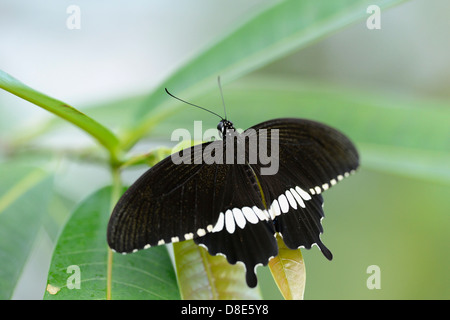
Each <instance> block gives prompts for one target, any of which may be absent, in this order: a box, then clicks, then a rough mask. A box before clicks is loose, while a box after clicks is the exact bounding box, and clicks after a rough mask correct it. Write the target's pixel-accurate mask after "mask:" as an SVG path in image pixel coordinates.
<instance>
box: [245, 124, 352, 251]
mask: <svg viewBox="0 0 450 320" xmlns="http://www.w3.org/2000/svg"><path fill="white" fill-rule="evenodd" d="M250 129H253V132H254V133H252V134H256V135H257V136H258V138H259V139H262V141H263V140H264V139H267V141H271V139H272V138H277V141H278V152H277V153H276V154H274V155H273V159H272V160H273V162H276V161H278V168H277V171H276V174H274V175H263V174H262V170H261V169H262V168H264V165H263V164H262V163H261V162H258V163H256V164H252V165H251V166H252V168H253V170H254V172H255V174H256V176H257V179H258V181H259V182H260V185H261V188H262V190H263V194H264V197H265V202H266V205H267V207H268V211H269V213H270V214H271V217H272V219H273V221H274V225H275V228H276V231H277V232H279V233H280V234H281V235H282V237H283V240H284V242H285V244H286V246H287V247H289V248H291V249H296V248H299V247H305V248H310V247H311V246H312V245H313V244H316V245H317V246H318V247H319V248H320V250H321V251H322V253H323V254H324V255H325V257H327V258H328V259H331V258H332V254H331V252H330V251H329V250H328V249H327V248H326V247H325V245H323V243H322V242H321V240H320V234H321V233H322V232H323V229H322V225H321V220H322V218H323V217H324V213H323V208H322V206H323V198H322V195H321V193H322V192H323V191H325V190H327V189H328V188H330V187H331V186H333V185H335V184H336V183H337V182H338V181H340V180H342V179H343V178H344V177H347V176H348V175H349V174H350V173H353V172H354V170H355V169H356V168H357V167H358V165H359V156H358V152H357V150H356V148H355V146H354V145H353V143H352V142H351V141H350V140H349V139H348V138H347V137H346V136H345V135H344V134H342V133H341V132H339V131H337V130H335V129H333V128H331V127H329V126H327V125H325V124H322V123H318V122H315V121H310V120H305V119H290V118H288V119H275V120H270V121H266V122H263V123H261V124H258V125H256V126H254V127H252V128H250ZM250 129H248V130H250ZM273 129H276V130H273ZM250 135H251V134H250ZM258 151H259V152H262V150H258ZM271 165H272V164H271Z"/></svg>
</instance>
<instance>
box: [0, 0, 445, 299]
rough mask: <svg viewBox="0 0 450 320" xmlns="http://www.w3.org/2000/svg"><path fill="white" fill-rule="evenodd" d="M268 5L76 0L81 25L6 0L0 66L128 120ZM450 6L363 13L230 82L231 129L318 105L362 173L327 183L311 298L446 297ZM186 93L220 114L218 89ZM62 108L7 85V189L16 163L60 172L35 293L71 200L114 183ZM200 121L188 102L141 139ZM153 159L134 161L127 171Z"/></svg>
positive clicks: (0, 155) (26, 285)
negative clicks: (355, 153)
mask: <svg viewBox="0 0 450 320" xmlns="http://www.w3.org/2000/svg"><path fill="white" fill-rule="evenodd" d="M374 2H376V1H374ZM270 3H271V2H270V1H256V0H255V1H246V2H245V3H243V2H242V1H236V0H233V1H227V2H220V1H206V0H193V1H189V2H187V1H175V0H171V1H141V0H139V1H133V2H132V3H126V4H125V3H123V2H121V1H96V2H95V3H88V2H84V1H75V2H74V3H73V4H77V5H79V6H80V8H81V29H80V30H70V29H68V28H67V27H66V24H65V23H66V19H67V17H68V14H67V13H66V8H67V6H68V5H69V4H68V3H65V2H64V3H61V2H58V1H49V0H48V1H43V0H39V1H33V2H29V1H28V2H26V1H23V0H21V1H2V2H0V40H1V41H0V69H2V70H4V71H6V72H8V73H10V74H12V75H13V76H15V77H17V78H19V79H20V80H21V81H23V82H25V83H27V84H29V85H30V86H32V87H33V88H35V89H37V90H39V91H41V92H44V93H46V94H48V95H50V96H53V97H57V98H58V99H61V100H62V101H66V102H68V103H70V104H71V105H72V106H75V107H76V108H78V109H80V110H83V111H85V112H86V113H88V114H89V115H90V116H92V117H93V118H94V119H96V120H98V121H99V122H100V123H102V124H104V125H106V126H108V127H109V128H112V129H115V130H117V131H118V132H120V130H121V129H123V128H121V125H122V123H123V122H128V120H129V118H130V117H132V116H133V112H134V111H135V110H137V109H139V108H142V106H145V101H146V97H147V96H148V93H149V92H150V91H151V90H152V89H153V88H154V87H155V86H156V85H158V84H160V83H161V82H162V81H163V80H164V79H165V78H167V77H168V76H169V75H170V74H172V73H173V72H175V71H176V70H177V69H178V68H179V67H180V66H182V65H183V64H184V63H186V62H188V61H189V60H190V59H191V58H193V57H195V56H196V55H198V54H199V53H201V52H202V51H204V50H205V49H206V48H209V47H210V46H211V44H212V43H215V42H216V41H217V40H218V39H220V38H221V37H222V36H223V35H224V34H226V33H228V32H229V30H233V29H235V28H237V27H239V26H240V25H241V23H242V22H243V21H245V20H246V19H248V17H250V16H254V15H256V14H257V13H258V12H260V11H261V10H263V9H265V8H266V7H267V6H268V5H269V4H270ZM71 4H72V3H71ZM449 10H450V3H448V1H445V0H432V1H424V0H422V1H420V0H417V1H406V2H404V3H402V4H399V5H398V6H395V7H393V8H390V9H389V10H386V11H383V12H382V15H381V29H380V30H368V29H367V27H366V23H365V20H364V19H363V20H360V21H359V22H357V23H354V24H352V25H351V26H348V27H346V28H342V29H341V28H339V29H338V30H335V31H334V32H333V33H332V34H331V35H329V36H327V37H325V38H320V39H316V40H315V41H314V43H311V44H310V45H309V46H307V47H305V48H302V49H301V50H295V51H293V52H290V53H289V54H286V55H284V56H283V57H281V58H278V59H277V60H276V61H274V62H271V63H270V64H266V65H264V66H262V67H260V68H258V69H255V70H254V71H253V72H251V73H249V74H248V75H245V76H243V77H240V78H239V79H236V80H234V79H232V80H233V81H230V80H227V79H226V78H224V79H223V80H224V87H223V90H224V96H225V102H226V105H227V114H228V117H229V118H230V119H231V120H232V121H233V122H234V123H235V125H236V126H237V127H239V128H247V127H249V126H251V125H253V124H256V123H258V122H260V121H264V120H267V119H270V118H274V117H284V116H291V117H305V118H312V119H315V120H318V121H323V122H325V123H328V124H330V125H332V126H335V127H337V128H338V129H339V130H341V131H343V132H345V133H346V134H347V135H348V136H349V137H350V138H351V139H352V140H354V141H355V143H356V145H357V146H358V149H359V151H360V153H361V163H362V165H361V168H360V170H359V171H358V173H357V174H356V175H354V176H352V177H351V178H349V179H346V180H345V181H343V182H342V183H340V184H339V185H338V186H336V187H335V188H332V189H331V190H329V191H327V192H326V193H325V194H324V198H325V207H324V208H325V214H326V218H325V219H324V220H323V225H324V230H325V232H324V234H323V236H322V239H323V241H324V243H325V244H326V245H327V246H328V247H329V248H330V250H331V251H332V252H333V255H334V259H333V260H332V261H331V262H329V261H327V260H326V259H324V258H323V256H322V254H321V253H320V252H319V250H317V248H313V249H311V250H303V256H304V259H305V263H306V272H307V282H306V291H305V299H448V298H450V277H449V275H448V272H449V270H450V258H449V255H448V254H449V251H450V250H449V249H450V245H449V243H450V242H449V240H450V239H449V238H450V237H449V233H448V230H449V227H450V217H449V213H450V165H449V164H450V131H449V127H450V126H449V124H450V103H449V100H450V90H449V87H450V59H448V56H449V52H450V42H449V41H448V36H449V34H450V20H449V19H448V14H447V13H448V12H449ZM268 23H269V22H268ZM250 40H251V39H249V41H250ZM212 85H215V83H213V84H212ZM185 87H189V84H186V85H185ZM191 101H192V100H191ZM192 102H194V103H197V104H200V105H203V106H205V107H208V108H210V109H212V110H214V111H215V112H218V113H220V112H221V111H222V109H221V100H220V95H219V91H218V89H217V90H209V91H207V92H206V93H204V94H197V95H195V100H194V101H192ZM54 118H55V117H54V116H53V115H50V114H48V113H47V112H46V111H44V110H41V109H39V108H37V107H36V106H34V105H31V104H30V103H28V102H25V101H22V100H20V99H18V98H17V97H14V96H13V95H11V94H8V93H6V92H4V91H0V161H1V162H0V166H2V168H4V170H0V173H1V174H2V176H0V181H1V182H0V186H1V187H2V188H0V197H1V196H2V193H3V194H4V193H6V192H7V191H5V190H6V189H5V188H3V186H5V185H8V183H9V182H8V179H9V177H13V176H14V174H13V172H11V170H10V168H13V167H15V166H21V165H40V166H42V167H43V168H45V169H46V170H49V171H52V172H54V174H53V175H52V179H53V187H52V188H53V189H52V190H53V192H52V193H51V195H49V199H46V201H48V203H49V208H50V209H49V210H50V214H49V216H50V217H51V218H47V220H46V227H45V228H42V231H41V232H40V233H39V235H38V237H37V239H36V242H35V244H34V245H33V250H32V253H31V254H30V256H29V257H28V258H27V263H26V265H25V267H24V269H23V271H22V272H21V278H20V281H19V283H18V284H17V286H16V288H15V291H14V295H13V298H15V299H41V298H42V294H43V288H44V287H45V283H46V277H47V272H48V265H49V260H50V257H51V254H52V250H53V245H54V241H55V239H56V237H57V235H58V232H59V230H60V228H61V226H62V225H63V224H64V222H65V221H66V219H67V217H68V215H69V213H70V212H71V211H72V210H73V208H75V207H76V204H77V203H79V202H80V201H81V200H82V199H84V198H85V197H87V196H88V195H89V194H91V193H92V192H93V191H95V190H97V189H98V188H99V187H102V186H104V185H107V184H109V183H110V176H109V172H108V170H107V168H104V167H103V166H101V165H99V163H98V158H100V159H101V154H100V155H97V153H96V152H92V154H91V153H90V150H92V148H94V149H95V147H96V146H95V144H94V143H93V142H92V141H91V139H89V137H87V136H86V135H85V134H84V133H82V132H80V131H79V130H78V129H75V128H73V127H72V126H71V125H69V124H67V123H64V122H63V121H54V120H53V119H54ZM199 119H201V120H203V121H204V128H205V127H206V126H207V125H208V126H210V127H213V128H214V127H215V126H216V125H217V119H216V118H214V117H212V116H211V115H210V114H208V113H205V112H202V111H201V110H196V109H194V108H191V107H189V106H183V107H181V108H180V109H178V110H177V112H176V113H175V114H174V115H172V116H170V117H168V118H167V119H165V120H164V121H162V122H161V123H160V124H159V125H158V126H156V127H155V128H154V130H153V131H152V135H151V136H150V137H148V138H146V139H144V140H142V141H141V142H140V143H139V144H137V145H136V146H135V148H134V149H133V150H132V151H133V152H135V153H139V152H144V151H148V150H149V149H150V148H154V147H157V146H167V145H169V146H170V145H172V144H173V143H172V142H170V141H169V140H170V133H171V132H172V130H173V129H175V128H179V127H185V128H188V129H189V128H192V125H193V121H194V120H199ZM23 141H25V142H23ZM80 150H82V151H81V152H80ZM144 170H145V168H142V167H139V168H133V169H130V170H127V171H126V172H125V175H124V180H125V181H126V182H127V183H131V182H132V181H134V180H135V179H136V178H137V177H138V176H139V175H140V174H141V173H142V172H143V171H144ZM0 214H1V213H0ZM371 265H377V266H379V267H380V271H381V276H380V280H381V289H373V290H370V289H368V287H367V285H366V281H367V279H368V277H369V276H370V275H369V274H367V272H366V270H367V268H368V267H369V266H371ZM258 272H259V273H260V276H261V277H262V278H264V280H263V281H262V284H261V289H262V292H263V296H264V297H265V298H272V299H277V298H280V297H281V296H280V295H279V294H278V292H277V290H276V289H274V284H273V283H272V280H271V279H270V274H269V272H268V270H266V269H264V268H259V269H258Z"/></svg>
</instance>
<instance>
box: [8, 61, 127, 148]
mask: <svg viewBox="0 0 450 320" xmlns="http://www.w3.org/2000/svg"><path fill="white" fill-rule="evenodd" d="M0 88H2V89H4V90H6V91H8V92H10V93H12V94H14V95H16V96H18V97H20V98H22V99H24V100H27V101H29V102H31V103H34V104H35V105H37V106H39V107H41V108H43V109H45V110H47V111H49V112H52V113H54V114H55V115H57V116H58V117H61V118H62V119H65V120H67V121H69V122H70V123H72V124H74V125H75V126H77V127H79V128H80V129H82V130H83V131H85V132H86V133H88V134H89V135H91V136H92V137H93V138H94V139H96V140H97V141H98V142H99V143H100V144H101V145H103V146H104V147H105V148H106V149H107V150H108V151H109V152H110V153H111V154H112V155H115V153H116V152H117V147H118V144H119V140H118V139H117V138H116V136H115V135H114V134H113V133H112V132H111V131H109V130H108V129H107V128H105V127H104V126H103V125H101V124H100V123H98V122H97V121H95V120H93V119H92V118H90V117H88V116H87V115H85V114H84V113H82V112H80V111H78V110H77V109H75V108H74V107H71V106H69V105H68V104H66V103H64V102H62V101H59V100H57V99H54V98H52V97H49V96H47V95H45V94H43V93H41V92H38V91H36V90H34V89H32V88H30V87H29V86H27V85H25V84H23V83H22V82H20V81H19V80H17V79H15V78H13V77H12V76H10V75H9V74H7V73H6V72H4V71H2V70H0Z"/></svg>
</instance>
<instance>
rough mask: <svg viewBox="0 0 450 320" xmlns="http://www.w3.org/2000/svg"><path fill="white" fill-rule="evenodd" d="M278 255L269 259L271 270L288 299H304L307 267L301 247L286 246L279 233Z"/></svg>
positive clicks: (279, 287) (282, 292)
mask: <svg viewBox="0 0 450 320" xmlns="http://www.w3.org/2000/svg"><path fill="white" fill-rule="evenodd" d="M277 243H278V255H277V256H276V257H274V258H272V259H271V260H270V261H269V268H270V272H271V273H272V276H273V279H274V280H275V283H276V284H277V286H278V289H280V292H281V294H282V295H283V297H284V298H285V299H286V300H303V294H304V292H305V281H306V269H305V262H304V261H303V256H302V253H301V251H300V249H297V250H292V249H289V248H288V247H286V245H285V244H284V241H283V239H281V237H280V236H279V235H278V234H277Z"/></svg>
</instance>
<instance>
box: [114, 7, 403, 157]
mask: <svg viewBox="0 0 450 320" xmlns="http://www.w3.org/2000/svg"><path fill="white" fill-rule="evenodd" d="M400 2H402V0H384V1H378V2H377V4H379V5H380V7H381V8H386V7H388V6H391V5H394V4H398V3H400ZM370 4H373V1H367V0H343V1H315V2H312V1H308V0H286V1H278V2H276V3H274V4H273V5H272V6H271V7H269V8H268V9H267V10H265V11H263V12H262V13H260V14H258V15H256V16H255V17H251V18H249V20H248V21H246V22H245V23H243V24H242V25H240V26H239V27H238V28H237V29H235V30H232V31H231V32H230V33H229V34H227V35H226V36H225V37H223V38H222V39H220V40H219V41H217V42H216V43H215V44H213V45H212V46H211V47H210V48H209V49H207V50H205V51H203V52H202V53H200V54H199V55H198V56H197V57H195V58H193V59H192V60H191V61H189V62H188V63H187V64H186V65H184V66H183V67H182V68H180V69H178V70H177V71H176V72H175V73H174V74H173V75H172V76H170V77H169V78H168V79H167V80H166V81H164V82H163V83H162V84H161V85H160V86H159V87H157V88H156V89H155V91H154V92H153V93H152V94H151V95H150V96H149V97H148V102H147V103H144V104H143V105H142V107H141V108H140V109H139V110H138V111H137V113H136V115H135V117H134V120H133V121H132V123H131V124H130V130H129V132H128V134H127V136H126V137H125V138H124V139H123V144H122V145H123V147H124V149H129V148H130V147H131V146H132V145H134V144H135V143H136V142H137V141H138V140H139V139H140V138H141V137H142V136H144V135H145V134H146V133H147V132H148V131H149V130H150V129H151V128H153V127H154V126H155V125H156V124H158V123H159V122H161V120H162V119H164V118H166V117H167V116H169V115H172V114H174V113H175V112H176V111H177V110H178V109H179V108H180V103H179V102H175V101H174V100H173V99H171V98H170V97H168V95H167V94H166V93H165V91H164V88H168V89H169V90H170V91H171V92H173V93H175V94H176V95H178V96H181V97H183V98H184V99H187V100H189V99H191V98H192V97H193V96H195V95H198V94H199V93H205V92H207V91H208V90H210V89H212V88H216V79H217V76H219V75H220V76H222V79H223V82H224V83H226V82H229V81H231V80H233V79H236V78H238V77H241V76H243V75H245V74H248V73H249V72H251V71H254V70H256V69H258V68H260V67H262V66H264V65H266V64H268V63H269V62H272V61H274V60H276V59H278V58H281V57H283V56H285V55H287V54H289V53H292V52H293V51H295V50H298V49H299V48H301V47H304V46H306V45H308V44H310V43H312V42H313V41H316V40H318V39H319V38H321V37H324V36H325V35H328V34H330V33H332V32H335V31H337V30H338V29H340V28H342V27H344V26H346V25H349V24H350V23H353V22H355V21H358V20H360V19H362V18H365V17H367V13H366V9H367V6H368V5H370ZM155 107H157V108H155ZM131 128H132V129H131Z"/></svg>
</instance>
